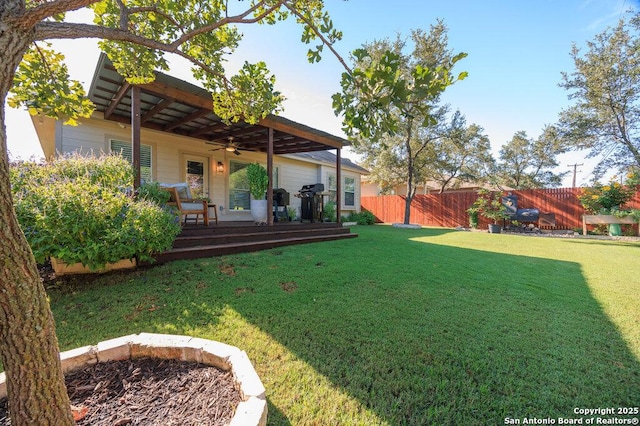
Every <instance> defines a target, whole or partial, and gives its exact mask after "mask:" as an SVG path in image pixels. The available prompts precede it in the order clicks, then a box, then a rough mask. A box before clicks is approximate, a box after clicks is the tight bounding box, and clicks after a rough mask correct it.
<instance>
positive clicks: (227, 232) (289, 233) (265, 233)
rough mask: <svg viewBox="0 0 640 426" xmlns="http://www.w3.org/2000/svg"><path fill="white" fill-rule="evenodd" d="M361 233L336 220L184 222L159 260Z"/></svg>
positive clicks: (230, 252) (248, 249) (351, 235)
mask: <svg viewBox="0 0 640 426" xmlns="http://www.w3.org/2000/svg"><path fill="white" fill-rule="evenodd" d="M357 236H358V234H354V233H352V232H351V230H350V228H348V227H343V226H342V225H341V224H337V223H300V222H278V223H274V224H273V226H266V225H265V226H260V225H255V224H253V223H252V222H220V223H219V224H218V225H216V224H210V225H209V226H195V225H192V226H185V227H184V228H183V230H182V233H181V234H180V235H179V236H178V237H177V238H176V240H175V241H174V243H173V248H172V249H171V250H169V251H166V252H164V253H161V254H159V255H157V256H156V258H155V259H156V264H158V263H165V262H169V261H172V260H179V259H198V258H205V257H212V256H223V255H227V254H234V253H244V252H251V251H258V250H266V249H271V248H274V247H282V246H289V245H295V244H306V243H315V242H322V241H332V240H340V239H345V238H354V237H357Z"/></svg>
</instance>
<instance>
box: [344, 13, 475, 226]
mask: <svg viewBox="0 0 640 426" xmlns="http://www.w3.org/2000/svg"><path fill="white" fill-rule="evenodd" d="M409 42H410V43H409ZM465 56H466V54H465V53H458V54H454V53H453V51H452V50H451V49H450V48H449V46H448V37H447V27H446V26H445V25H444V23H443V22H442V21H438V22H436V24H434V25H431V27H430V30H429V32H425V31H423V30H413V31H412V32H411V35H410V37H409V38H408V39H407V40H405V39H403V38H402V37H401V36H400V35H398V36H397V37H396V39H395V40H391V39H384V40H378V41H374V42H371V43H368V44H365V45H364V46H363V47H362V48H360V49H357V50H355V51H354V52H353V54H352V58H351V59H352V61H353V66H352V67H351V68H352V72H351V73H343V75H342V82H341V86H342V92H341V93H336V94H335V95H333V107H334V110H335V112H336V114H344V122H343V123H344V127H343V130H344V131H345V133H346V134H347V135H349V136H350V137H351V138H352V141H353V147H354V149H355V151H356V152H358V153H360V154H362V155H363V156H364V158H365V160H364V161H365V165H366V166H367V167H369V168H370V169H371V171H372V177H373V178H374V179H380V183H382V184H383V185H388V184H389V183H390V182H393V181H395V180H397V179H402V180H403V181H404V182H405V183H406V185H407V195H406V198H405V215H404V222H405V223H409V220H410V205H411V201H412V199H413V197H414V195H415V192H416V184H417V183H419V182H424V177H423V174H424V173H425V169H424V167H425V164H426V163H425V160H426V159H425V156H426V153H427V147H428V146H429V144H430V143H431V142H432V141H434V140H435V139H436V138H437V137H438V136H437V132H436V131H435V128H436V127H437V126H438V124H439V117H442V116H443V110H442V107H439V106H438V102H439V100H440V96H441V94H442V93H443V92H444V91H445V89H446V88H447V87H449V86H450V85H452V84H454V83H455V82H457V81H459V80H462V79H464V78H465V77H466V76H467V73H466V72H461V73H458V74H457V75H456V74H454V72H453V68H454V66H455V65H456V64H457V62H458V61H460V60H461V59H463V58H464V57H465ZM385 168H390V170H388V171H384V170H383V169H385Z"/></svg>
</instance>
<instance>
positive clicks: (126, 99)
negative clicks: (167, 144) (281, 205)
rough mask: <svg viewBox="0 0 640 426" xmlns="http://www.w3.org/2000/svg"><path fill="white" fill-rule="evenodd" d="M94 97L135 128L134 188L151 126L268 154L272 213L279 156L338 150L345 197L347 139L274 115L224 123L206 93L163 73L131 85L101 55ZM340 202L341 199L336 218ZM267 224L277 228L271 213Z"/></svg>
mask: <svg viewBox="0 0 640 426" xmlns="http://www.w3.org/2000/svg"><path fill="white" fill-rule="evenodd" d="M89 97H90V99H91V100H92V101H93V102H94V104H95V105H96V110H97V111H99V112H102V113H103V115H104V119H105V120H109V121H114V122H118V123H121V124H122V125H130V127H131V141H132V158H133V165H134V168H135V170H137V173H136V180H135V182H134V187H138V186H139V185H140V175H141V174H140V145H141V136H140V135H141V129H142V128H148V129H152V130H155V131H161V132H166V133H170V134H173V135H178V136H180V137H185V138H194V139H200V140H203V141H204V142H205V143H207V144H211V145H212V147H214V148H215V147H217V148H220V149H226V150H227V151H232V152H233V151H234V150H235V152H236V153H237V150H242V151H253V152H259V153H264V154H265V155H266V165H267V173H268V175H269V177H270V178H269V187H268V189H267V203H268V204H267V211H272V209H273V205H274V204H273V203H274V201H273V189H274V188H273V158H274V155H281V154H293V153H304V152H313V151H325V150H335V152H336V164H335V169H336V175H337V176H336V185H337V188H336V191H337V193H338V194H340V193H341V191H342V188H341V184H342V179H341V161H342V159H341V149H342V148H343V147H344V146H347V145H348V141H347V140H346V139H343V138H340V137H337V136H334V135H331V134H329V133H326V132H323V131H320V130H317V129H314V128H311V127H309V126H305V125H303V124H300V123H296V122H294V121H291V120H288V119H286V118H283V117H280V116H275V115H269V116H267V117H265V118H264V119H262V120H261V121H260V122H259V123H257V124H254V125H252V124H249V123H246V122H242V121H240V122H238V123H232V124H227V123H224V122H223V121H222V120H221V119H220V118H219V117H217V116H216V115H215V114H214V113H213V112H212V109H213V106H212V98H211V94H210V93H209V92H207V91H206V90H204V89H202V88H200V87H198V86H195V85H193V84H190V83H188V82H185V81H183V80H180V79H177V78H174V77H171V76H169V75H166V74H163V73H157V74H156V80H155V81H154V82H152V83H149V84H140V85H138V84H130V83H128V82H126V81H125V79H124V77H123V76H121V75H120V74H118V73H117V71H116V70H115V68H114V66H113V65H112V64H111V62H110V61H109V59H108V58H107V56H106V55H105V54H102V55H101V56H100V59H99V61H98V65H97V67H96V71H95V75H94V78H93V82H92V84H91V87H90V91H89ZM341 207H342V206H341V199H340V197H337V199H336V213H337V220H338V221H339V220H340V217H341V210H342V209H341ZM267 225H268V226H273V217H272V216H271V215H268V218H267Z"/></svg>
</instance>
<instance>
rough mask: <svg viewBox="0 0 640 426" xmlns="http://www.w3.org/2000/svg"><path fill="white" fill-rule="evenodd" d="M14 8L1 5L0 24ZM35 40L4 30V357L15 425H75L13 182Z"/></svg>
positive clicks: (0, 340)
mask: <svg viewBox="0 0 640 426" xmlns="http://www.w3.org/2000/svg"><path fill="white" fill-rule="evenodd" d="M3 2H4V0H3ZM12 6H13V7H15V2H12V1H8V2H7V3H4V5H0V22H1V21H2V18H3V17H4V16H6V15H7V13H9V12H8V10H9V9H10V8H11V7H12ZM30 40H31V33H30V32H25V31H20V30H16V29H14V28H12V27H10V26H4V27H2V28H0V101H1V102H2V104H0V238H2V244H0V359H1V360H2V364H3V365H4V368H5V374H6V383H7V391H8V396H9V411H10V413H11V424H12V425H14V426H19V425H27V424H30V425H33V424H39V425H73V424H74V421H73V417H72V415H71V410H70V405H69V397H68V395H67V390H66V387H65V384H64V376H63V374H62V368H61V365H60V355H59V350H58V341H57V338H56V334H55V325H54V322H53V316H52V314H51V309H50V307H49V302H48V300H47V295H46V293H45V290H44V287H43V285H42V282H41V280H40V275H39V273H38V268H37V265H36V262H35V259H34V257H33V254H32V252H31V249H30V248H29V245H28V244H27V241H26V239H25V236H24V234H23V232H22V230H21V229H20V226H19V225H18V220H17V218H16V215H15V211H14V209H13V201H12V196H11V185H10V181H9V160H8V154H7V134H6V128H5V110H4V105H5V100H6V97H7V93H8V90H9V88H10V87H11V84H12V81H13V75H14V73H15V69H16V67H17V65H18V63H19V62H20V60H21V59H22V56H23V54H24V53H25V52H26V50H27V48H28V46H29V43H30Z"/></svg>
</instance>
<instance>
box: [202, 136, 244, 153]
mask: <svg viewBox="0 0 640 426" xmlns="http://www.w3.org/2000/svg"><path fill="white" fill-rule="evenodd" d="M227 139H228V140H229V141H228V142H227V144H226V145H225V146H221V147H220V148H214V149H210V150H209V151H219V150H221V149H224V150H225V151H227V152H233V153H234V154H235V155H240V151H238V144H236V143H234V142H233V136H229V137H228V138H227Z"/></svg>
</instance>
